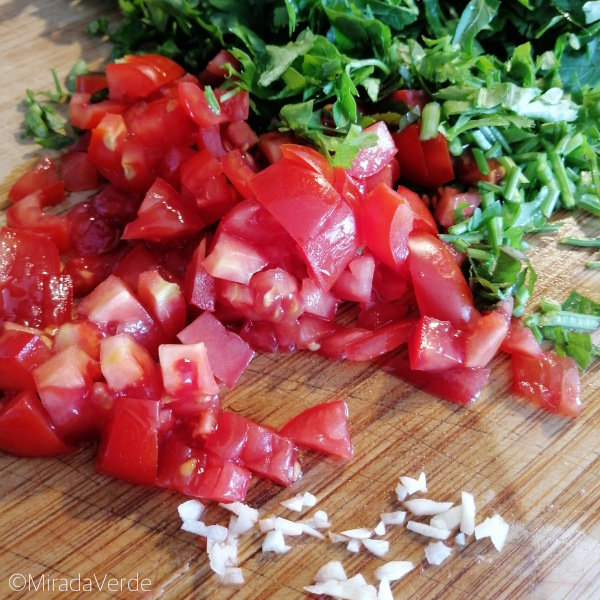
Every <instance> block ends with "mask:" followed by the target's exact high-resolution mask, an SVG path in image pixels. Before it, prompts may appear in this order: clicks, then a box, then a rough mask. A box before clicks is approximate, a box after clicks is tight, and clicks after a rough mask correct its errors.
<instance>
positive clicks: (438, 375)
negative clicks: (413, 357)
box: [383, 358, 490, 404]
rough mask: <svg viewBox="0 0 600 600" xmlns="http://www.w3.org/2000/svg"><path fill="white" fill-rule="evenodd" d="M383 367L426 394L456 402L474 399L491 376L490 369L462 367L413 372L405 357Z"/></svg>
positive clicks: (465, 402) (395, 359)
mask: <svg viewBox="0 0 600 600" xmlns="http://www.w3.org/2000/svg"><path fill="white" fill-rule="evenodd" d="M383 368H384V370H385V371H387V372H389V373H392V374H393V375H395V376H396V377H399V378H400V379H403V380H404V381H407V382H408V383H410V384H412V385H414V386H415V387H417V388H419V389H422V390H424V391H426V392H428V393H429V394H432V395H434V396H437V397H438V398H443V399H444V400H448V401H450V402H454V403H456V404H469V403H470V402H473V401H474V400H475V399H476V398H477V397H478V396H479V394H480V393H481V390H482V389H483V387H484V386H485V384H486V382H487V380H488V378H489V376H490V369H480V368H474V367H464V366H458V367H454V368H451V369H445V370H443V371H414V370H412V369H411V367H410V363H409V361H408V360H407V359H405V358H394V359H392V360H390V361H388V363H386V364H385V365H384V367H383Z"/></svg>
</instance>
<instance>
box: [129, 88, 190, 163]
mask: <svg viewBox="0 0 600 600" xmlns="http://www.w3.org/2000/svg"><path fill="white" fill-rule="evenodd" d="M124 117H125V122H126V124H127V129H128V131H130V132H131V134H132V136H133V138H134V139H135V140H136V141H137V142H138V143H139V144H141V145H142V146H144V147H146V148H151V149H152V150H153V151H155V152H157V154H158V156H157V158H160V156H161V155H162V154H163V152H164V151H165V149H167V148H170V147H172V146H192V145H193V144H194V143H195V141H196V136H197V127H196V124H195V123H194V122H193V121H192V120H191V119H190V118H189V117H188V115H187V114H186V112H185V110H184V109H183V107H182V106H181V104H180V103H179V101H178V99H177V98H169V97H166V98H159V99H157V100H154V101H152V102H137V103H136V104H134V105H133V106H132V107H131V108H130V109H129V110H128V111H127V112H126V113H125V115H124Z"/></svg>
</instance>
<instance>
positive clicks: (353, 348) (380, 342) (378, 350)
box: [344, 317, 417, 361]
mask: <svg viewBox="0 0 600 600" xmlns="http://www.w3.org/2000/svg"><path fill="white" fill-rule="evenodd" d="M416 325H417V318H416V317H408V318H406V319H403V320H402V321H398V322H397V323H390V324H389V325H384V326H383V327H380V328H379V329H375V330H374V331H373V332H372V333H371V335H369V336H365V337H361V338H359V339H358V340H356V341H353V342H350V343H349V344H347V345H346V346H345V347H344V356H345V357H346V359H347V360H355V361H360V360H372V359H373V358H375V357H377V356H381V355H382V354H385V353H386V352H390V351H392V350H394V349H396V348H398V347H399V346H401V345H402V344H406V343H407V342H408V341H409V339H410V335H411V332H412V330H413V329H414V327H415V326H416Z"/></svg>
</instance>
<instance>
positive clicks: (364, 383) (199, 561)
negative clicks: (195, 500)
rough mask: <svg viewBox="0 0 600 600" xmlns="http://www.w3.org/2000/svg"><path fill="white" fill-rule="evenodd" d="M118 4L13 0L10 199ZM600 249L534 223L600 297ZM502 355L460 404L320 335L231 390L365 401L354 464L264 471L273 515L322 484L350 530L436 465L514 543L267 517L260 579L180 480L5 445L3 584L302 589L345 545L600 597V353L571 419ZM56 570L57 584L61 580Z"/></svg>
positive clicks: (469, 579) (292, 595)
mask: <svg viewBox="0 0 600 600" xmlns="http://www.w3.org/2000/svg"><path fill="white" fill-rule="evenodd" d="M102 14H114V9H112V3H107V2H102V1H99V0H96V1H95V2H91V1H75V0H73V1H68V0H36V1H35V2H18V1H16V0H13V1H10V0H0V57H1V60H0V81H1V82H2V93H1V94H0V131H1V132H2V151H1V154H0V156H1V158H0V192H1V195H0V198H1V199H2V200H0V202H2V206H3V208H5V206H6V204H5V200H4V199H5V198H6V192H7V190H8V188H9V186H10V184H11V183H12V182H13V181H14V180H15V178H16V177H17V176H18V175H19V174H20V173H22V172H23V171H24V169H25V168H26V167H27V166H28V165H30V164H31V163H32V162H33V161H34V160H35V158H36V156H37V155H38V154H37V152H38V150H37V149H36V148H35V147H34V146H33V145H32V144H30V143H26V142H23V141H21V139H20V134H21V123H22V117H23V114H22V111H21V106H20V104H19V102H20V101H21V99H22V98H23V96H24V93H25V90H26V88H32V89H34V90H41V89H47V88H49V87H50V86H51V84H52V80H51V76H50V69H51V68H52V67H55V68H56V69H57V71H58V73H59V75H60V76H61V77H64V76H65V75H66V74H67V72H68V70H69V69H70V67H71V65H72V64H73V63H74V61H75V60H76V59H77V58H80V57H82V58H84V59H85V60H86V61H88V62H89V63H92V64H94V63H98V62H99V61H101V60H103V59H104V58H105V57H106V56H107V55H108V52H109V48H108V46H107V45H105V44H102V43H101V42H100V41H99V40H98V39H92V38H89V37H87V36H86V34H85V25H86V24H87V23H88V22H89V21H90V20H91V19H93V18H96V17H98V16H99V15H102ZM564 221H565V223H566V224H565V226H564V232H565V234H567V233H568V234H570V235H574V234H577V232H583V233H585V234H588V235H597V221H596V220H595V219H591V218H585V219H584V218H578V219H573V218H572V217H570V216H568V215H565V218H564ZM561 235H562V234H561ZM591 255H592V252H591V251H588V250H581V251H573V250H567V249H565V248H564V247H558V246H557V245H556V239H555V238H554V237H551V236H549V237H545V238H540V239H537V240H535V242H534V251H533V262H534V266H535V268H536V270H537V272H538V276H539V283H538V285H537V290H536V293H537V296H538V297H539V296H540V295H546V296H548V297H551V298H553V299H556V300H563V299H564V298H565V297H566V295H567V294H568V292H569V291H570V290H571V289H573V288H576V289H578V290H579V291H581V292H582V293H586V294H588V295H590V296H592V297H593V298H595V299H596V300H600V273H598V272H590V271H586V270H585V269H584V266H583V265H584V263H585V261H586V260H588V259H589V257H590V256H591ZM493 366H494V369H493V375H492V378H491V380H490V382H489V384H488V386H487V388H486V390H485V392H484V393H483V394H482V396H481V397H480V398H479V399H478V400H477V401H476V402H474V403H473V404H472V405H470V406H467V407H459V406H456V405H453V404H450V403H447V402H443V401H441V400H437V399H435V398H433V397H431V396H429V395H427V394H425V393H422V392H419V391H417V390H415V389H414V388H412V387H410V386H409V385H407V384H404V383H402V382H400V381H399V380H397V379H395V378H394V377H392V376H390V375H387V374H384V373H382V372H380V371H378V370H377V369H376V368H375V367H372V366H370V365H368V364H345V363H334V362H328V361H325V360H322V359H320V358H319V357H317V356H314V355H311V354H309V353H297V354H283V355H279V356H257V357H256V358H255V359H254V360H253V361H252V363H251V364H250V366H249V368H248V369H247V371H246V372H245V373H244V375H243V377H242V380H241V383H240V384H239V385H238V386H237V388H236V389H234V390H233V391H231V392H230V393H228V395H227V396H226V397H225V398H224V403H225V404H226V405H227V406H229V408H231V409H233V410H236V411H239V412H240V413H242V414H244V415H246V416H248V417H250V418H254V419H258V420H260V421H262V422H265V423H268V424H270V425H272V426H274V427H278V426H280V425H282V424H283V423H284V422H285V421H286V420H287V419H288V418H289V417H290V416H292V415H293V414H296V413H297V412H299V410H300V409H303V408H305V407H308V406H312V405H314V404H316V403H318V402H321V401H325V400H331V399H336V398H343V399H345V400H346V401H347V402H348V406H349V411H350V419H351V430H352V434H353V442H354V446H355V455H356V457H355V460H354V461H353V462H352V463H350V464H339V463H336V462H334V461H331V460H323V459H321V458H319V457H317V456H316V455H314V454H310V453H306V454H303V455H302V464H303V468H304V476H303V478H302V479H301V480H300V481H298V482H297V483H296V484H294V486H293V487H292V489H283V488H281V487H278V486H276V485H274V484H270V483H265V482H256V483H254V484H253V485H252V487H251V490H250V493H249V497H248V503H249V504H250V505H252V506H254V507H257V508H259V509H260V511H261V513H262V514H263V515H265V516H267V515H282V516H286V517H289V518H292V519H294V518H297V517H294V516H293V513H290V512H288V511H286V510H285V509H283V507H281V506H280V505H279V502H280V501H282V500H284V499H286V498H289V497H291V496H293V495H294V494H295V493H297V492H305V491H310V492H312V493H313V494H314V495H315V496H316V497H317V498H318V500H319V502H318V505H317V507H316V509H322V510H325V511H326V512H327V514H328V515H329V517H330V520H331V522H332V530H333V531H337V532H339V531H342V530H345V529H348V528H356V527H374V526H375V525H376V524H377V523H378V521H379V513H380V512H384V511H392V510H398V509H400V508H402V507H401V505H400V504H399V503H398V501H397V500H396V498H395V494H394V488H395V486H396V484H397V483H398V477H399V476H400V475H409V476H414V477H416V476H418V474H419V473H420V472H421V471H424V472H425V473H426V475H427V479H428V488H429V493H428V494H427V496H428V497H431V498H433V499H437V500H450V501H453V502H460V492H461V490H466V491H469V492H471V493H473V495H474V497H475V502H476V506H477V511H478V513H477V521H478V522H480V521H481V520H483V519H484V518H485V517H491V516H492V515H494V514H496V513H497V514H500V515H501V516H502V517H503V518H504V519H505V520H506V521H507V522H508V523H509V524H510V530H509V534H508V539H507V542H506V545H505V547H504V549H503V550H502V551H501V552H497V551H496V550H495V548H494V547H493V546H492V544H491V543H490V541H489V539H488V540H486V539H484V540H479V541H475V540H473V539H471V540H469V541H468V543H467V544H466V545H465V546H463V547H460V546H454V547H453V554H452V556H451V557H450V558H449V559H448V560H447V561H445V562H444V563H443V564H442V565H440V566H437V567H436V566H430V565H428V564H427V562H426V561H425V555H424V548H425V546H426V544H427V540H425V539H423V538H421V537H419V536H418V535H417V534H414V533H411V532H409V531H406V529H405V527H404V526H399V527H395V528H388V531H387V533H386V535H385V538H386V539H389V541H390V551H389V553H388V554H387V555H386V556H385V557H384V558H383V559H382V558H377V557H375V556H372V555H370V554H369V553H368V552H367V551H366V550H364V549H363V551H361V552H359V553H358V554H352V553H350V552H348V551H347V550H346V549H345V548H344V547H343V546H339V545H334V544H332V543H330V542H329V541H324V540H317V539H314V538H308V537H302V538H299V539H291V538H290V541H289V543H290V545H291V546H292V549H291V550H290V551H289V552H288V553H287V554H286V555H283V556H276V555H272V554H263V553H262V552H261V551H260V547H261V541H262V538H261V536H260V535H259V534H258V533H256V534H249V535H247V536H245V537H243V538H242V539H241V541H240V549H239V556H240V564H241V566H242V567H243V570H244V574H245V579H246V583H245V584H244V585H243V586H242V587H225V588H224V587H222V586H221V585H219V582H218V581H217V579H216V578H215V577H214V576H213V575H212V573H211V570H210V568H209V566H208V561H207V558H206V553H205V551H204V546H203V542H202V540H201V539H200V538H197V537H195V536H193V535H191V534H188V533H185V532H182V531H181V530H180V521H179V518H178V516H177V506H178V504H179V503H181V502H182V501H183V500H184V498H182V497H181V496H179V495H177V494H174V493H169V492H161V491H156V490H148V489H144V488H141V487H134V486H131V485H128V484H126V483H123V482H119V481H115V480H111V479H108V478H106V477H104V476H102V475H99V474H97V473H95V471H94V469H93V463H92V451H91V450H86V451H82V452H79V453H77V454H74V455H72V456H68V457H65V458H61V459H48V460H25V459H16V458H12V457H10V456H6V455H0V597H3V598H9V597H10V598H12V597H15V598H16V597H32V598H33V597H34V596H35V594H36V593H41V592H35V587H33V586H35V585H37V586H38V588H39V586H40V582H42V584H43V585H44V586H46V587H45V588H44V589H45V593H44V595H43V596H42V597H44V598H46V597H47V598H61V599H62V598H68V597H73V598H76V597H82V598H83V597H90V598H110V599H116V598H119V599H121V598H123V599H126V598H134V597H135V598H137V597H140V598H147V599H150V598H169V599H171V598H173V599H177V600H180V599H181V600H183V599H184V598H190V599H191V598H195V599H203V598H207V599H208V598H210V599H211V600H212V599H215V600H220V599H236V600H241V599H245V598H248V599H254V598H261V599H262V598H273V599H277V600H299V599H301V598H305V597H306V594H305V592H304V591H303V587H304V586H306V585H309V584H311V583H312V581H313V576H314V574H315V573H316V571H317V569H318V568H319V567H320V566H321V565H322V564H324V563H326V562H327V561H329V560H332V559H336V560H340V561H342V562H343V564H344V566H345V568H346V572H347V573H348V574H349V575H354V574H356V573H359V572H360V573H362V574H363V575H364V576H365V578H366V579H367V580H368V581H369V582H371V583H372V582H374V577H373V572H374V570H375V569H376V568H377V567H378V566H379V565H381V564H383V563H384V562H385V561H387V560H411V561H413V562H414V563H415V564H416V565H417V568H416V569H415V570H414V571H413V572H412V573H410V574H409V575H407V576H406V577H405V578H404V579H403V580H401V581H400V582H398V583H397V584H395V585H394V587H393V589H394V592H395V597H396V598H404V599H408V598H410V599H430V598H444V599H454V598H457V599H459V598H460V599H464V598H479V599H488V598H494V599H497V598H511V599H517V598H523V599H527V600H544V599H564V598H572V599H578V600H579V599H583V598H590V599H592V598H599V597H600V519H599V517H598V515H599V514H600V429H599V427H600V398H599V397H598V396H599V386H600V373H599V370H598V369H596V370H595V371H593V372H590V373H589V374H586V375H584V376H583V414H582V415H581V417H580V418H579V419H577V420H575V421H569V420H566V419H563V418H560V417H555V416H552V415H549V414H547V413H544V412H542V411H539V410H535V409H534V408H533V407H531V406H530V405H527V404H525V403H524V402H522V401H520V400H518V399H515V398H514V397H511V395H510V393H509V391H508V390H509V385H510V363H509V361H508V360H507V359H506V357H499V358H497V359H496V360H495V361H494V364H493ZM316 509H313V510H312V511H310V512H308V513H307V514H312V512H314V510H316ZM226 518H227V514H226V512H225V511H224V510H222V509H219V508H218V507H211V508H210V509H209V512H208V516H207V521H211V522H220V523H226V522H227V521H226ZM13 574H21V575H24V576H25V578H26V580H28V582H29V583H28V585H29V590H30V592H29V593H27V594H25V593H21V594H16V593H14V594H13V593H12V592H11V589H10V582H11V580H10V577H11V575H13ZM30 576H31V579H29V578H30ZM42 576H43V578H42ZM78 577H79V578H80V581H81V582H82V583H81V586H82V590H83V591H81V592H76V591H75V592H65V591H61V589H60V586H61V584H62V585H64V581H69V582H70V585H71V589H73V587H76V585H77V578H78ZM94 577H95V578H96V579H97V580H98V584H96V583H94V591H93V592H85V590H84V584H85V580H86V578H89V579H91V580H92V581H94ZM136 577H137V578H138V581H141V580H143V579H145V580H149V581H150V583H148V582H147V581H146V582H145V588H146V589H147V590H148V591H146V592H138V593H135V592H128V591H127V584H129V586H130V587H135V579H136ZM111 578H115V579H119V580H121V579H123V580H124V582H123V583H119V584H116V583H114V582H113V585H112V588H113V590H112V591H110V590H108V589H107V585H108V580H109V579H111ZM52 580H54V591H52V590H50V591H48V586H50V585H51V583H50V582H51V581H52ZM103 581H104V586H103V587H102V589H100V585H102V582H103ZM12 582H13V583H19V580H18V578H17V579H16V580H15V579H13V580H12ZM115 588H116V591H115ZM88 594H89V595H88Z"/></svg>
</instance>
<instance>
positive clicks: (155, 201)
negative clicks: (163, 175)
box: [122, 178, 204, 242]
mask: <svg viewBox="0 0 600 600" xmlns="http://www.w3.org/2000/svg"><path fill="white" fill-rule="evenodd" d="M203 227H204V222H203V221H202V219H201V218H200V216H199V215H198V213H197V211H196V210H195V208H194V207H193V206H190V205H189V204H187V203H186V202H185V201H184V200H183V199H182V198H181V196H180V194H179V193H178V192H177V190H175V189H174V188H173V187H171V186H170V185H169V184H168V183H167V182H166V181H163V180H162V179H159V178H156V180H155V181H154V183H153V184H152V187H151V188H150V189H149V190H148V192H147V194H146V196H145V197H144V200H143V201H142V204H141V206H140V208H139V210H138V216H137V218H136V219H135V220H134V221H132V222H131V223H128V224H127V225H126V226H125V230H124V231H123V236H122V237H123V239H126V240H135V239H144V240H146V241H148V242H171V241H180V240H181V239H182V238H186V237H189V236H191V235H193V234H195V233H197V232H198V231H200V230H201V229H202V228H203Z"/></svg>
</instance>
